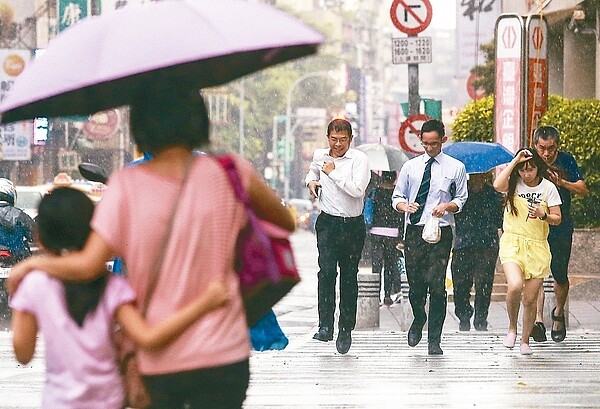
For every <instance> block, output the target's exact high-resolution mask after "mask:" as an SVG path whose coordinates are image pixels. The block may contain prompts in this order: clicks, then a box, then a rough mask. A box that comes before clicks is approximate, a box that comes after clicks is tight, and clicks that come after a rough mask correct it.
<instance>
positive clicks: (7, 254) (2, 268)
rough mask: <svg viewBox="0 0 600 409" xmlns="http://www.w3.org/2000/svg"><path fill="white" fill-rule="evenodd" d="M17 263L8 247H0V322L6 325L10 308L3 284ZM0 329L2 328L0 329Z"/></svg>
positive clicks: (8, 320)
mask: <svg viewBox="0 0 600 409" xmlns="http://www.w3.org/2000/svg"><path fill="white" fill-rule="evenodd" d="M17 261H18V260H17V259H16V258H15V256H14V255H13V254H12V252H11V251H10V249H9V248H8V247H5V246H0V322H2V324H4V323H6V325H8V323H9V322H10V308H9V307H8V292H7V291H6V288H5V284H6V280H7V279H8V276H9V275H10V269H11V268H12V266H14V265H15V264H17ZM0 329H2V328H1V327H0Z"/></svg>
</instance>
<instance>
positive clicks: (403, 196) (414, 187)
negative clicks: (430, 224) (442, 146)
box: [392, 152, 468, 226]
mask: <svg viewBox="0 0 600 409" xmlns="http://www.w3.org/2000/svg"><path fill="white" fill-rule="evenodd" d="M427 160H429V155H427V154H423V155H421V156H417V157H416V158H413V159H411V160H409V161H408V162H406V163H405V164H404V165H403V166H402V169H401V170H400V175H399V176H398V180H397V181H396V187H395V188H394V194H393V195H392V207H393V208H394V209H396V206H397V205H398V203H413V202H415V200H416V197H417V192H418V191H419V186H420V185H421V179H422V178H423V172H424V171H425V165H426V164H427ZM467 197H468V193H467V173H466V171H465V165H464V164H463V163H462V162H460V161H459V160H456V159H454V158H453V157H451V156H448V155H446V154H445V153H444V152H440V153H439V154H438V155H437V156H435V157H434V161H433V163H432V164H431V183H430V186H429V194H428V195H427V201H426V202H425V208H424V209H423V214H422V215H421V219H420V220H419V222H418V223H417V225H419V226H424V225H425V223H426V222H427V220H428V219H429V218H430V217H431V212H432V211H433V208H434V207H436V206H437V205H438V204H440V203H449V202H453V203H455V204H456V206H458V211H459V212H460V210H461V209H462V207H463V206H464V204H465V203H466V201H467ZM406 223H407V224H410V217H406ZM452 225H454V214H453V213H450V212H446V213H445V214H444V216H442V218H441V219H440V226H452Z"/></svg>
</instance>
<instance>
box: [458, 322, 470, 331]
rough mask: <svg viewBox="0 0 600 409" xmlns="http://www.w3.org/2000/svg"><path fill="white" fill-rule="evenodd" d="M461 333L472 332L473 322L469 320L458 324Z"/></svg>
mask: <svg viewBox="0 0 600 409" xmlns="http://www.w3.org/2000/svg"><path fill="white" fill-rule="evenodd" d="M458 330H459V331H471V321H469V320H460V322H459V323H458Z"/></svg>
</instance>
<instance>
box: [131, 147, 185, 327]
mask: <svg viewBox="0 0 600 409" xmlns="http://www.w3.org/2000/svg"><path fill="white" fill-rule="evenodd" d="M194 161H195V160H194V157H192V158H191V159H189V160H188V162H187V163H186V165H185V169H184V171H183V172H184V173H183V179H182V180H181V184H180V186H179V194H177V195H175V197H177V198H179V199H178V200H175V203H173V207H172V208H171V214H170V215H169V219H168V221H167V228H166V229H165V233H164V234H163V237H162V241H161V244H160V247H159V250H158V254H157V255H156V258H155V259H154V264H152V269H151V270H150V280H149V284H148V290H147V291H146V298H144V304H143V305H142V306H141V308H140V313H141V314H142V316H143V317H145V316H146V312H147V311H148V306H149V305H150V299H151V298H152V295H153V294H154V290H155V289H156V285H157V283H158V277H159V275H160V271H161V269H162V265H163V263H164V255H165V253H166V251H167V242H168V239H169V237H171V231H172V230H173V220H174V219H175V214H176V213H177V208H178V207H179V206H178V204H179V202H181V196H182V193H183V191H184V189H185V185H186V183H187V180H188V179H189V175H190V173H191V172H190V170H191V168H192V165H193V164H194Z"/></svg>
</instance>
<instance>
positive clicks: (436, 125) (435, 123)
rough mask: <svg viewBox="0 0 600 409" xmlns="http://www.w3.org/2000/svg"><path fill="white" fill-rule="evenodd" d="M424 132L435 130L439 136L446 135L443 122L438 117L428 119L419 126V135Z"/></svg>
mask: <svg viewBox="0 0 600 409" xmlns="http://www.w3.org/2000/svg"><path fill="white" fill-rule="evenodd" d="M425 132H437V134H438V135H439V137H440V138H442V137H444V136H445V135H446V130H445V129H444V123H443V122H442V121H440V120H439V119H430V120H429V121H427V122H425V123H424V124H423V126H421V135H423V133H425Z"/></svg>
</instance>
